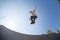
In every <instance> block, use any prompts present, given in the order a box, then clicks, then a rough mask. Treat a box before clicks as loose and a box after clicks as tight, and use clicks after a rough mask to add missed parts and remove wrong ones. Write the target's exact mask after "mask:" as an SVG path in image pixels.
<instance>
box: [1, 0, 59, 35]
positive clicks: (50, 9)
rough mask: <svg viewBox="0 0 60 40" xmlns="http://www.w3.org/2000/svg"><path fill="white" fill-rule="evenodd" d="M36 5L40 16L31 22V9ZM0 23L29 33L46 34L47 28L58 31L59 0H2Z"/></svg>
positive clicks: (20, 31) (17, 30)
mask: <svg viewBox="0 0 60 40" xmlns="http://www.w3.org/2000/svg"><path fill="white" fill-rule="evenodd" d="M34 5H36V13H37V16H38V18H37V19H36V23H35V24H34V25H31V24H30V21H29V17H30V14H29V11H31V10H33V8H34ZM0 10H1V11H0V16H1V17H3V16H5V18H2V19H0V24H2V25H5V26H6V27H7V28H9V29H11V30H14V31H16V32H19V33H23V34H29V35H41V34H45V31H46V29H49V30H51V31H52V32H56V29H60V19H59V18H58V17H59V16H60V5H59V4H58V3H57V0H10V1H8V0H3V1H2V0H0Z"/></svg>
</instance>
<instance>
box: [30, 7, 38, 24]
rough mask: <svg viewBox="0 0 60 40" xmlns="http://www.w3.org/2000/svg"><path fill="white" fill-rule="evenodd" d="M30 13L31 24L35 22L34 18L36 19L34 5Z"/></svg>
mask: <svg viewBox="0 0 60 40" xmlns="http://www.w3.org/2000/svg"><path fill="white" fill-rule="evenodd" d="M30 15H31V16H30V20H31V24H35V19H37V15H36V7H35V8H34V9H33V11H30Z"/></svg>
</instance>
